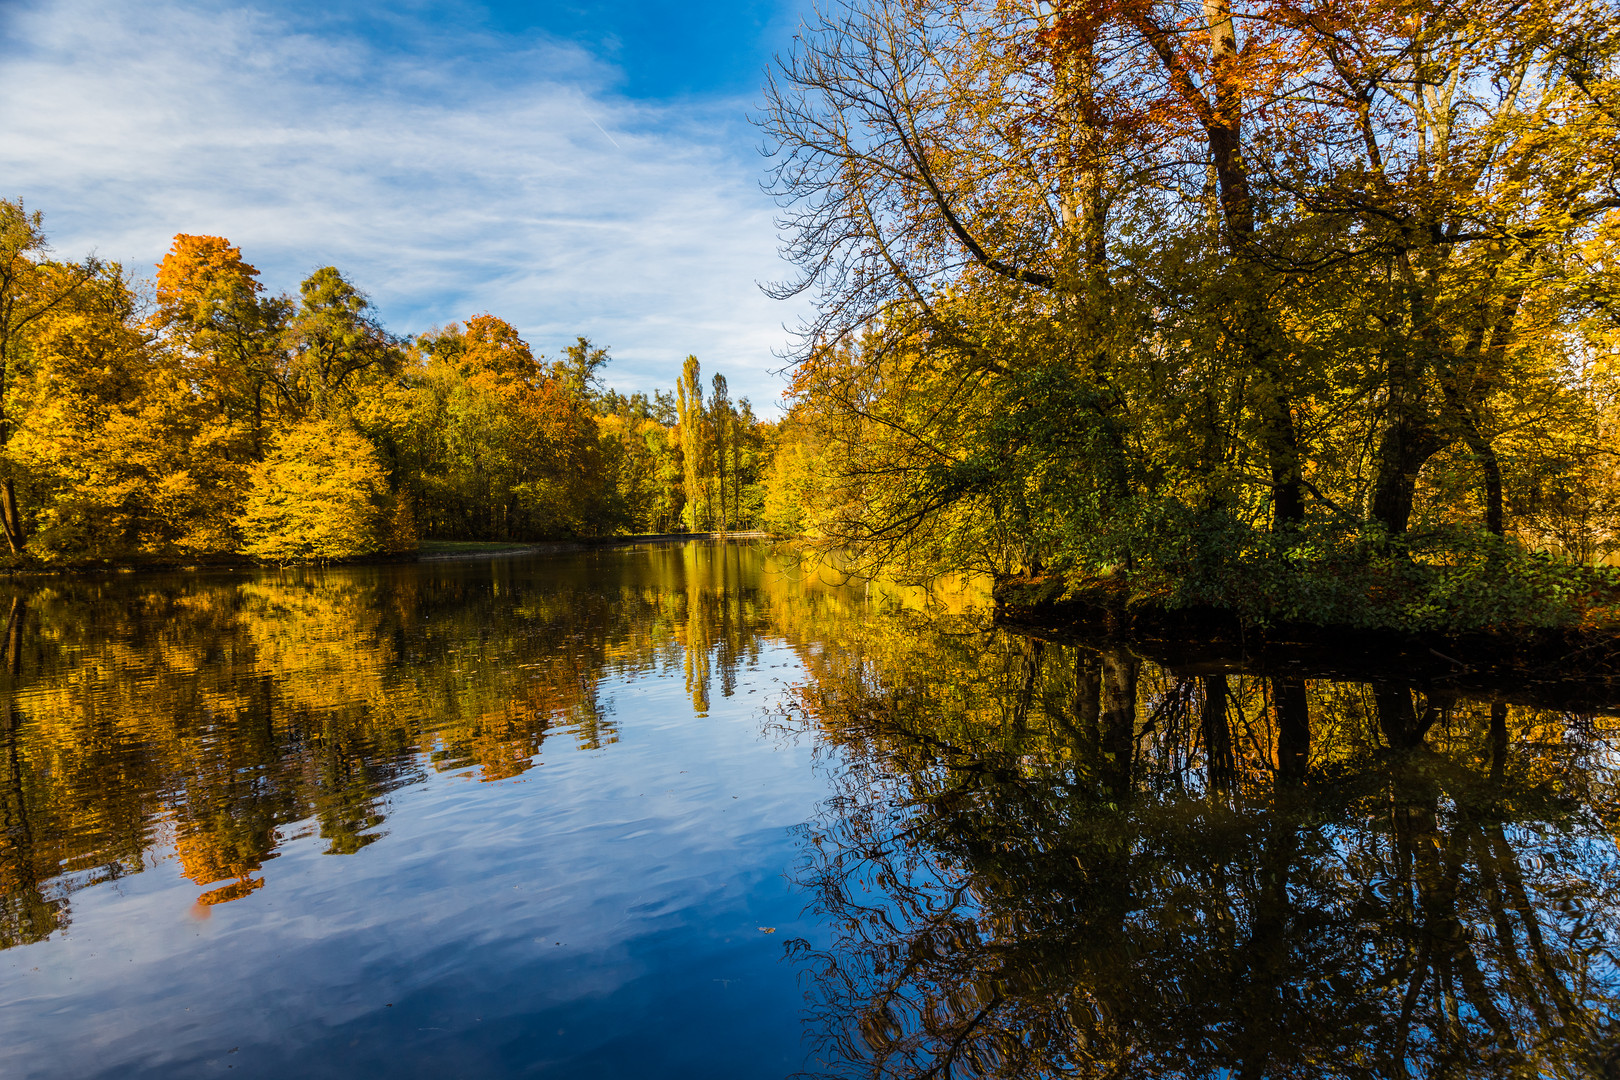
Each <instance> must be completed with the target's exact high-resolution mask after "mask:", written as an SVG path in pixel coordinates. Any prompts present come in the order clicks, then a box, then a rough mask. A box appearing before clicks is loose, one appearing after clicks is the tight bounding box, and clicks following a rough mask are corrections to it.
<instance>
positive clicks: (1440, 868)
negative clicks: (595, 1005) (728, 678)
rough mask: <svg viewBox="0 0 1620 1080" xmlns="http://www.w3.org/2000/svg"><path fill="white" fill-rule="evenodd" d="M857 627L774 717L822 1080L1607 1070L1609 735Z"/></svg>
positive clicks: (1315, 688)
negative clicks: (810, 797) (788, 775)
mask: <svg viewBox="0 0 1620 1080" xmlns="http://www.w3.org/2000/svg"><path fill="white" fill-rule="evenodd" d="M806 636H807V637H808V636H810V631H809V630H808V628H807V630H806ZM856 638H857V640H853V641H851V642H850V643H849V645H848V647H847V648H844V649H840V650H831V651H822V652H819V653H815V654H814V655H812V656H811V659H810V665H811V670H812V673H813V677H812V678H811V679H809V680H807V681H806V682H805V683H804V684H803V685H802V686H801V687H800V688H799V690H798V692H797V694H796V697H795V699H794V700H793V702H792V703H791V704H790V705H789V706H787V707H786V708H785V709H784V711H783V713H782V717H781V719H782V721H783V722H784V723H785V724H787V725H788V726H790V727H793V728H798V729H808V730H811V731H814V732H815V733H816V735H817V737H818V738H820V739H821V740H823V742H824V745H825V746H827V747H829V748H836V751H837V753H836V754H835V755H834V756H833V758H832V759H831V760H832V761H834V762H836V765H834V767H833V768H832V769H831V771H832V772H833V773H834V774H835V775H836V776H837V777H838V779H839V791H838V794H837V796H836V797H835V798H833V799H832V800H830V801H829V802H828V803H827V804H826V806H825V808H824V813H823V814H822V815H821V817H820V818H819V819H818V820H817V821H815V822H814V823H812V824H811V825H810V826H809V827H808V829H807V833H806V843H805V845H804V852H805V862H804V864H803V865H802V867H801V871H800V881H801V883H802V884H803V885H804V886H805V887H806V888H808V889H810V890H811V891H812V892H813V895H814V897H815V900H814V905H815V908H816V911H817V913H818V914H819V915H820V916H821V917H822V918H824V919H826V920H828V921H829V923H830V924H831V925H832V926H833V927H834V928H835V932H834V936H833V940H832V942H831V943H830V944H829V945H826V946H815V945H812V944H810V943H808V942H801V943H799V944H798V946H797V956H798V959H799V962H801V963H802V964H803V965H805V967H806V969H807V970H808V971H809V972H810V974H811V981H812V987H813V989H812V995H811V996H812V1000H813V1003H814V1004H813V1013H814V1015H813V1018H812V1022H813V1026H814V1028H815V1030H816V1032H817V1033H818V1036H819V1037H820V1039H821V1040H822V1042H821V1055H822V1058H823V1061H824V1063H825V1071H826V1072H827V1073H828V1074H829V1075H839V1076H869V1077H936V1076H937V1077H945V1076H997V1077H1045V1076H1099V1077H1100V1076H1154V1077H1158V1076H1187V1077H1203V1076H1244V1077H1260V1076H1276V1077H1283V1076H1290V1077H1291V1076H1349V1077H1356V1076H1365V1077H1391V1076H1458V1077H1461V1076H1480V1077H1484V1076H1507V1075H1528V1076H1569V1077H1575V1076H1592V1075H1615V1070H1616V1068H1617V1066H1620V1053H1617V1050H1616V1048H1617V1046H1620V1042H1617V1031H1616V1026H1615V1025H1616V1008H1617V1005H1620V1000H1617V994H1620V973H1617V972H1616V970H1615V957H1616V953H1615V949H1616V946H1617V945H1620V858H1617V856H1616V848H1615V835H1616V832H1615V830H1616V824H1617V815H1620V787H1617V783H1616V781H1617V779H1620V773H1617V771H1616V766H1617V762H1616V758H1615V752H1614V750H1613V740H1614V738H1615V736H1616V735H1617V734H1620V723H1617V721H1616V720H1615V719H1614V718H1612V717H1606V716H1572V715H1567V714H1559V713H1552V712H1546V711H1539V710H1536V709H1533V708H1528V707H1523V706H1512V707H1508V706H1504V705H1501V704H1495V705H1493V704H1490V703H1482V702H1473V701H1465V700H1455V699H1449V698H1443V697H1439V696H1435V697H1432V698H1431V697H1428V696H1426V695H1424V694H1422V693H1419V692H1414V691H1412V690H1409V689H1405V688H1401V687H1399V686H1396V687H1371V686H1366V685H1359V684H1346V683H1333V682H1327V681H1315V680H1305V679H1299V678H1257V677H1250V676H1246V675H1244V674H1242V673H1241V672H1228V673H1225V674H1219V675H1202V676H1179V677H1178V676H1176V675H1173V674H1171V673H1169V672H1167V671H1166V670H1164V669H1162V668H1158V667H1155V666H1153V665H1150V664H1147V663H1145V662H1143V661H1140V660H1138V659H1136V658H1135V657H1134V656H1133V655H1132V654H1131V653H1130V652H1129V651H1128V650H1127V649H1125V648H1123V647H1120V646H1118V645H1117V644H1115V645H1110V644H1108V643H1097V644H1096V645H1095V646H1093V647H1080V646H1072V647H1058V646H1055V645H1050V644H1044V643H1042V642H1039V641H1036V640H1032V639H1030V638H1026V637H1018V636H1013V635H1007V634H1001V633H988V634H987V633H981V632H975V631H973V630H971V629H965V630H962V631H960V632H957V633H951V632H945V631H941V630H940V629H939V628H938V627H937V626H935V625H930V624H923V623H921V622H917V621H910V622H907V621H904V620H902V621H898V622H897V621H895V620H889V621H886V622H883V621H879V622H870V623H867V624H865V625H864V626H863V627H862V629H861V630H860V632H859V633H858V634H857V635H856ZM1605 1070H1607V1071H1605Z"/></svg>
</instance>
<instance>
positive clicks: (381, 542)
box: [239, 417, 393, 563]
mask: <svg viewBox="0 0 1620 1080" xmlns="http://www.w3.org/2000/svg"><path fill="white" fill-rule="evenodd" d="M392 510H393V504H392V500H391V498H390V495H389V491H388V480H387V477H386V476H385V475H384V474H383V471H382V466H381V464H380V463H379V462H378V460H377V455H376V451H375V450H374V449H373V448H372V445H371V443H370V442H369V441H368V440H367V439H366V438H365V437H364V436H362V435H361V434H360V433H359V432H357V431H355V430H353V428H351V427H349V426H347V425H345V424H343V423H341V422H340V421H337V420H327V419H322V418H319V417H316V418H312V419H309V420H304V421H300V422H299V423H297V424H295V425H294V426H292V427H290V428H288V429H287V430H286V431H284V432H282V434H281V435H280V436H279V437H278V438H277V439H276V442H275V445H274V446H273V447H272V449H271V451H270V453H269V455H268V456H267V457H266V458H265V460H264V461H263V462H262V463H260V464H259V465H257V466H256V467H255V468H254V470H253V474H252V480H251V486H250V487H249V489H248V494H247V499H246V504H245V506H244V509H243V512H242V518H241V521H240V523H239V527H240V528H241V530H242V537H243V542H242V551H243V552H244V553H245V554H248V555H251V556H253V557H254V558H256V559H263V560H265V561H267V562H281V563H285V562H305V561H319V562H325V561H328V560H332V559H347V558H353V557H354V556H357V555H367V554H372V553H375V552H379V551H383V550H386V549H387V547H388V543H389V538H390V536H391V535H393V514H392Z"/></svg>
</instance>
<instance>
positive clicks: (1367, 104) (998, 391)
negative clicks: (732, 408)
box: [761, 0, 1620, 629]
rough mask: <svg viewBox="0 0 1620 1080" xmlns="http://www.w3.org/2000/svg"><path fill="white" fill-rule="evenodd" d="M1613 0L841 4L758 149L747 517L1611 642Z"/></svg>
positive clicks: (1028, 573) (875, 545)
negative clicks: (754, 401) (762, 186)
mask: <svg viewBox="0 0 1620 1080" xmlns="http://www.w3.org/2000/svg"><path fill="white" fill-rule="evenodd" d="M1617 27H1620V12H1616V10H1615V8H1614V5H1613V4H1612V3H1607V2H1604V0H1578V2H1576V3H1571V4H1550V3H1530V4H1522V3H1507V2H1497V0H1483V2H1481V3H1473V4H1469V5H1466V6H1461V7H1458V6H1454V5H1447V4H1442V3H1439V2H1436V0H1362V2H1357V3H1353V4H1349V5H1344V4H1318V3H1306V4H1303V5H1301V4H1297V3H1274V2H1271V0H1257V2H1255V3H1250V4H1232V3H1230V2H1228V0H1208V2H1206V3H1203V4H1202V5H1200V4H1193V3H1186V2H1180V0H1146V2H1133V3H1118V4H1116V3H1111V2H1095V3H1091V2H1088V3H1073V2H1064V3H1056V4H1044V3H1043V4H1035V3H1024V2H1021V0H1013V2H997V3H994V4H992V3H985V2H974V0H923V2H921V3H905V4H901V3H897V2H891V0H873V2H870V3H863V4H857V5H852V6H846V7H842V8H838V9H835V10H833V11H832V12H831V13H829V14H827V15H825V16H824V17H822V18H821V20H820V21H819V22H818V23H816V24H814V25H813V26H811V27H810V28H809V29H807V30H806V31H804V32H803V33H802V34H801V36H800V39H799V42H798V44H797V47H796V50H795V51H794V53H793V54H792V55H791V57H790V58H789V59H787V60H786V61H785V62H784V63H783V64H782V65H781V66H780V69H779V70H778V71H777V72H776V73H775V77H774V79H773V82H772V83H771V86H770V87H769V92H768V108H767V110H766V111H765V113H764V115H763V117H762V120H761V123H762V125H763V127H764V129H765V130H766V132H767V134H768V136H769V137H770V139H771V140H772V142H773V146H774V150H775V159H774V160H775V172H774V181H773V190H774V193H775V195H776V196H777V197H778V199H779V201H780V204H781V206H782V207H783V226H784V230H785V233H786V236H787V238H788V245H789V246H788V253H789V255H790V256H792V257H793V258H794V259H795V261H796V263H797V265H798V266H799V268H800V270H801V271H802V273H801V274H800V276H799V277H798V278H796V279H794V280H791V281H789V282H786V283H785V284H783V285H782V286H781V290H780V291H781V292H782V293H784V294H792V293H808V294H810V295H811V296H813V297H814V299H815V300H816V312H817V314H816V316H815V317H814V318H813V319H812V320H811V321H810V322H808V323H807V324H806V325H804V326H803V327H802V337H801V339H800V348H799V352H798V355H797V360H798V363H797V367H796V382H795V387H794V389H795V393H796V404H795V406H794V408H793V410H792V412H791V413H790V414H789V415H788V417H787V418H786V419H785V420H784V422H783V425H782V427H781V440H780V443H781V445H780V449H779V452H778V454H777V455H776V457H775V459H774V462H773V465H772V469H773V484H772V488H771V492H770V496H769V503H768V505H769V507H770V509H771V511H772V513H773V514H774V515H775V517H776V519H777V521H778V527H779V528H785V527H788V526H792V527H793V528H796V529H798V530H800V531H804V532H806V533H809V534H812V535H814V536H817V537H819V538H820V539H821V541H822V542H824V543H825V544H826V545H827V546H829V547H835V548H838V549H840V550H841V551H845V552H851V551H852V552H855V553H858V554H859V555H861V556H864V558H865V559H866V561H867V562H869V563H870V564H872V565H878V564H882V565H884V566H886V567H887V568H889V569H890V570H891V571H896V570H897V571H900V572H908V573H910V574H913V575H915V576H918V577H925V576H927V575H929V574H933V573H937V572H939V571H941V570H947V569H960V568H971V569H978V570H985V571H989V572H992V573H995V574H997V575H1000V576H1002V577H1003V578H1008V577H1013V576H1017V575H1022V576H1024V577H1025V578H1027V579H1029V580H1030V581H1032V582H1035V583H1038V584H1039V586H1040V587H1041V588H1042V589H1044V590H1046V592H1047V594H1050V595H1055V596H1062V595H1069V596H1074V595H1076V594H1079V593H1083V592H1086V591H1088V590H1096V589H1097V588H1098V587H1100V586H1101V585H1104V584H1106V586H1107V587H1108V589H1109V590H1110V591H1111V594H1112V595H1118V596H1120V597H1123V598H1124V600H1123V602H1125V603H1137V604H1143V603H1147V604H1154V605H1161V606H1169V607H1187V606H1212V607H1217V608H1225V609H1228V610H1236V611H1238V612H1239V613H1240V614H1242V615H1243V616H1244V617H1245V618H1248V619H1254V620H1260V621H1267V620H1270V621H1277V620H1304V621H1314V622H1325V623H1347V624H1352V625H1358V626H1374V627H1385V626H1392V627H1400V628H1406V629H1425V628H1430V627H1434V626H1450V627H1489V626H1504V625H1524V624H1581V623H1592V622H1606V621H1607V620H1609V619H1610V614H1611V612H1612V606H1613V604H1614V601H1615V597H1616V592H1615V579H1614V578H1613V577H1611V576H1609V574H1608V573H1607V572H1604V571H1600V570H1598V569H1596V568H1595V567H1596V566H1597V564H1601V563H1603V562H1605V561H1606V560H1607V561H1612V558H1613V556H1614V555H1615V554H1616V553H1617V552H1620V470H1617V461H1616V453H1617V449H1620V448H1617V445H1616V434H1617V429H1620V402H1617V399H1616V391H1617V389H1620V382H1617V376H1620V366H1617V356H1616V345H1617V342H1620V321H1617V309H1616V306H1615V296H1616V286H1617V283H1620V279H1617V278H1616V271H1615V267H1616V254H1617V252H1616V240H1617V239H1620V232H1617V229H1620V217H1617V216H1616V212H1617V209H1620V173H1617V162H1620V79H1617V77H1616V70H1617V69H1616V57H1617V50H1620V34H1617V32H1616V28H1617Z"/></svg>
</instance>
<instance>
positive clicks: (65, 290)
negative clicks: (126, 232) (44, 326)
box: [0, 199, 104, 554]
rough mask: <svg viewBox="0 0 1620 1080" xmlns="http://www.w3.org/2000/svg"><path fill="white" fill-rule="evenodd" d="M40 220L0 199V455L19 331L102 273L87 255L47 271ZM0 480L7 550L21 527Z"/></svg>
mask: <svg viewBox="0 0 1620 1080" xmlns="http://www.w3.org/2000/svg"><path fill="white" fill-rule="evenodd" d="M48 250H49V246H48V245H47V243H46V240H45V228H44V218H43V217H42V215H41V214H40V212H39V211H38V210H35V211H33V212H32V213H30V212H29V211H28V210H27V209H26V208H25V207H24V206H23V203H22V200H20V199H18V200H10V199H0V455H4V454H5V451H6V448H7V447H8V446H9V444H10V442H11V436H12V433H13V432H14V431H15V429H16V420H15V417H14V415H13V412H14V410H13V407H12V405H11V394H12V389H13V387H14V385H15V383H16V381H17V378H18V375H19V374H20V373H19V371H18V370H17V368H18V366H19V365H20V364H25V363H26V362H27V345H26V341H25V337H24V335H25V334H26V333H27V332H28V331H29V330H30V328H31V327H32V326H33V325H34V324H35V323H37V322H38V321H39V320H41V319H43V318H45V317H47V316H48V315H50V314H51V313H52V312H53V311H55V310H57V309H58V308H59V307H61V306H62V305H63V304H65V303H68V302H69V301H70V300H72V299H73V297H74V296H75V295H76V294H77V293H78V292H79V290H80V289H81V288H83V287H84V285H85V284H86V283H87V282H89V281H90V280H91V279H93V278H95V277H96V276H97V275H98V274H100V273H102V272H103V269H104V268H103V266H102V264H101V262H100V260H98V259H95V258H93V257H92V258H87V259H85V260H84V262H82V263H79V264H77V265H74V266H71V267H61V266H60V264H58V267H59V268H58V271H57V272H51V271H49V270H48V269H47V268H46V267H47V264H46V260H45V259H44V255H45V252H46V251H48ZM5 464H6V467H7V469H8V472H7V475H6V476H5V477H4V478H3V479H0V531H4V533H5V536H6V544H7V546H8V547H9V549H10V550H11V552H12V554H16V553H17V552H18V551H20V550H21V549H22V545H23V542H24V540H25V539H26V537H25V535H24V526H23V518H22V512H21V510H20V509H19V506H18V501H17V485H16V479H15V477H14V476H12V475H11V474H10V472H9V467H10V466H9V458H8V459H7V461H6V463H5Z"/></svg>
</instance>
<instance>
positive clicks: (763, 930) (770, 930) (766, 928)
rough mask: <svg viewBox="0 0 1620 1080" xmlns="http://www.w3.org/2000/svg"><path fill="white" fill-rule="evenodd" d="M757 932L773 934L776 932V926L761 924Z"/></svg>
mask: <svg viewBox="0 0 1620 1080" xmlns="http://www.w3.org/2000/svg"><path fill="white" fill-rule="evenodd" d="M759 932H760V933H762V934H774V933H776V927H774V926H762V927H760V928H759Z"/></svg>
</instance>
